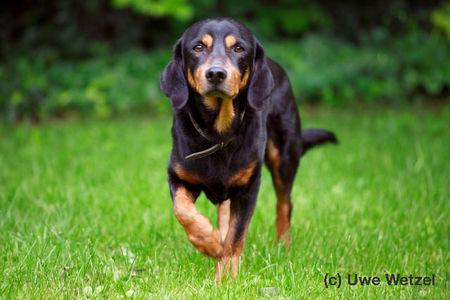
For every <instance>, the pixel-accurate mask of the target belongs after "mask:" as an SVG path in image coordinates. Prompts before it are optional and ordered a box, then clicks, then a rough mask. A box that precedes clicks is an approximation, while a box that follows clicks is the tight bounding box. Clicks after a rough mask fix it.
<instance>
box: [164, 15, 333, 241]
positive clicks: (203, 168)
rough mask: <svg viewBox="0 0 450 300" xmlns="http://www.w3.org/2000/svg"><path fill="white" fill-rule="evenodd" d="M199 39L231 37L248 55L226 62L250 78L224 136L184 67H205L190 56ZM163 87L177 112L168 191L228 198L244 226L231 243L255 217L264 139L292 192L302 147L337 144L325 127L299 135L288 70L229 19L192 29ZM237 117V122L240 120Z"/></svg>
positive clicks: (169, 67)
mask: <svg viewBox="0 0 450 300" xmlns="http://www.w3.org/2000/svg"><path fill="white" fill-rule="evenodd" d="M204 34H211V35H214V36H220V37H223V36H225V35H227V34H233V35H234V36H236V37H237V38H238V40H239V42H240V43H241V45H243V47H244V48H245V50H246V51H245V54H243V55H235V56H232V57H230V58H229V59H230V60H231V61H232V63H233V64H234V65H235V66H237V68H238V69H239V71H240V72H241V74H243V73H244V72H245V70H247V69H248V70H249V72H250V75H249V79H248V83H247V84H246V87H245V88H244V89H242V90H241V91H240V93H239V94H238V95H237V97H236V98H235V99H234V100H233V103H234V110H235V117H234V118H233V121H232V124H231V126H230V128H229V129H228V130H226V131H224V132H217V131H215V130H214V128H213V123H214V120H215V118H216V117H217V112H214V111H211V110H210V109H208V108H207V107H205V105H204V104H203V102H202V96H201V95H199V94H198V93H197V92H196V91H195V89H193V88H192V87H191V86H190V85H189V83H188V80H187V72H188V70H189V69H191V70H192V69H193V68H195V66H196V65H198V64H200V63H202V61H201V60H202V59H201V58H200V59H199V57H198V56H196V54H195V53H193V52H192V47H194V46H195V42H196V41H197V40H198V39H199V38H200V37H201V36H202V35H204ZM219 42H221V41H219V39H217V43H219ZM161 88H162V90H163V92H164V93H165V94H166V95H167V96H168V97H169V98H170V99H171V102H172V105H173V107H174V108H175V110H174V116H173V127H172V138H173V148H172V153H171V157H170V161H169V167H168V174H169V178H168V179H169V185H170V190H171V194H172V196H173V195H174V193H175V190H176V189H177V188H178V187H179V186H183V187H185V188H187V189H188V190H189V191H191V192H192V193H193V194H194V195H195V196H198V195H199V193H200V192H201V191H203V192H205V194H206V195H207V197H208V198H209V199H210V200H211V201H212V202H213V203H215V204H217V203H221V202H222V201H224V200H226V199H231V210H232V211H233V212H234V213H235V214H237V216H238V219H239V224H241V225H238V227H240V228H239V230H237V231H238V233H237V234H236V237H235V239H238V238H239V237H240V233H242V232H243V231H244V229H245V228H244V227H245V226H247V225H248V221H249V218H250V217H251V215H252V213H253V209H254V206H255V202H256V199H257V194H258V190H259V185H260V178H261V167H262V164H263V162H264V159H265V151H266V145H267V142H268V139H270V140H271V141H272V142H273V145H274V146H275V147H276V148H277V150H278V151H279V154H280V162H279V174H280V176H281V180H282V182H283V184H284V185H285V187H286V189H287V190H288V191H289V192H290V190H291V187H292V181H293V179H294V177H295V174H296V171H297V167H298V164H299V159H300V157H301V156H302V155H303V154H304V153H305V152H306V150H308V149H310V148H311V147H313V146H315V145H318V144H321V143H324V142H336V138H335V136H334V134H333V133H331V132H328V131H325V130H321V129H314V130H309V131H303V133H302V130H301V124H300V117H299V113H298V109H297V105H296V102H295V99H294V95H293V93H292V89H291V85H290V83H289V79H288V77H287V75H286V73H285V72H284V70H283V69H282V68H281V67H280V66H279V65H278V64H277V63H275V62H274V61H273V60H271V59H269V58H268V57H266V56H265V54H264V50H263V47H262V46H261V44H260V43H259V42H258V41H257V39H256V38H255V37H254V35H253V34H252V33H251V31H250V30H249V29H248V28H246V27H245V26H244V25H242V24H241V23H239V22H237V21H235V20H233V19H228V18H218V19H207V20H203V21H200V22H198V23H195V24H194V25H192V26H191V27H189V28H188V29H187V30H186V31H185V33H184V34H183V36H182V37H181V38H180V40H179V41H178V42H177V44H176V45H175V47H174V55H173V58H172V60H171V61H170V62H169V64H168V65H167V67H166V69H165V71H164V73H163V75H162V77H161ZM189 113H191V115H192V117H193V118H194V120H195V122H196V123H197V124H198V125H199V126H200V127H201V128H202V130H203V131H204V132H206V133H207V134H208V137H209V139H205V138H204V137H203V136H202V135H201V134H199V132H198V130H196V129H195V128H194V126H193V124H192V121H191V119H190V117H189ZM241 114H243V118H242V121H241V120H240V118H239V116H241ZM230 138H233V139H232V141H231V142H230V143H229V144H228V145H227V146H226V147H224V148H223V149H221V150H220V151H218V152H215V153H214V154H212V155H210V156H207V157H204V158H201V159H198V160H185V157H186V156H187V155H189V154H191V153H193V152H197V151H201V150H204V149H205V148H208V147H211V146H212V145H214V144H215V143H218V142H221V141H225V140H227V139H230ZM266 159H267V158H266ZM255 160H256V161H257V164H256V167H255V169H254V171H253V173H252V175H251V177H250V179H249V180H248V182H247V183H246V184H245V185H243V186H229V185H228V181H229V179H230V177H231V176H233V174H236V173H238V172H239V171H240V170H242V169H243V168H244V167H245V166H247V165H249V164H250V163H251V162H252V161H255ZM175 164H177V165H178V166H181V167H182V168H183V170H185V171H186V172H188V173H189V174H192V175H194V176H196V177H198V178H200V179H201V181H202V183H201V184H198V183H192V182H187V181H185V180H182V179H181V178H179V176H178V175H177V173H176V172H175V170H174V165H175Z"/></svg>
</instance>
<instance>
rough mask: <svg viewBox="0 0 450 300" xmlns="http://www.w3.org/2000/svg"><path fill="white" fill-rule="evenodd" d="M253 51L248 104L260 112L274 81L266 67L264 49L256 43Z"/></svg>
mask: <svg viewBox="0 0 450 300" xmlns="http://www.w3.org/2000/svg"><path fill="white" fill-rule="evenodd" d="M255 49H256V50H255V62H254V64H253V69H254V71H253V75H252V78H251V81H250V86H249V88H248V102H249V104H250V106H251V107H252V108H254V109H257V110H260V109H262V108H263V106H264V100H266V98H267V97H269V95H270V93H271V92H272V90H273V87H274V81H273V76H272V72H271V71H270V69H269V66H268V65H267V60H266V55H265V54H264V48H263V46H261V44H260V43H259V42H258V41H256V48H255Z"/></svg>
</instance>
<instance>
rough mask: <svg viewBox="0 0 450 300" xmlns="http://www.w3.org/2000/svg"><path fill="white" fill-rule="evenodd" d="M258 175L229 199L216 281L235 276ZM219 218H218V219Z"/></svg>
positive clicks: (254, 202) (257, 188) (253, 204)
mask: <svg viewBox="0 0 450 300" xmlns="http://www.w3.org/2000/svg"><path fill="white" fill-rule="evenodd" d="M259 182H260V179H259V176H257V178H255V180H254V181H253V182H252V183H251V184H250V185H249V186H246V187H242V189H240V190H239V191H238V192H237V193H236V194H235V195H234V196H233V197H232V198H231V201H230V206H229V207H230V215H229V224H228V232H227V234H226V237H225V240H224V246H223V256H222V257H221V258H220V259H219V260H218V262H217V266H216V281H219V280H220V279H221V278H225V277H227V276H228V275H229V274H230V269H231V275H232V277H236V276H237V274H238V270H239V259H240V257H241V254H242V249H243V248H244V243H245V238H246V236H247V229H248V225H249V223H250V219H251V217H252V215H253V211H254V209H255V204H256V198H257V194H258V190H259ZM219 220H220V219H219Z"/></svg>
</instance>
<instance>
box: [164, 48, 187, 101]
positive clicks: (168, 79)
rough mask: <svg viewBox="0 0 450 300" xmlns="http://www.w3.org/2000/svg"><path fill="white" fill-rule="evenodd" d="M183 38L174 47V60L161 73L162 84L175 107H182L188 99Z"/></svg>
mask: <svg viewBox="0 0 450 300" xmlns="http://www.w3.org/2000/svg"><path fill="white" fill-rule="evenodd" d="M182 66H183V59H182V54H181V39H180V40H178V42H177V43H176V44H175V46H174V47H173V57H172V60H171V61H170V62H169V63H168V64H167V66H166V68H165V69H164V72H163V73H162V75H161V80H160V86H161V90H162V91H163V93H164V94H165V95H166V96H167V97H169V98H170V102H171V103H172V106H173V107H174V108H177V109H178V108H182V107H183V106H184V105H185V104H186V102H187V100H188V95H189V92H188V87H187V82H186V78H185V76H184V73H183V67H182Z"/></svg>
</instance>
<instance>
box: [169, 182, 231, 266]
mask: <svg viewBox="0 0 450 300" xmlns="http://www.w3.org/2000/svg"><path fill="white" fill-rule="evenodd" d="M172 198H173V209H174V213H175V217H176V218H177V219H178V222H180V224H181V225H183V228H184V231H185V232H186V235H187V237H188V239H189V241H190V242H191V243H192V244H193V245H194V246H195V248H197V249H198V251H200V252H201V253H204V254H206V255H208V256H211V257H214V258H220V257H222V252H223V247H222V243H221V237H220V233H219V231H218V230H216V229H214V228H213V226H212V225H211V222H210V221H209V220H208V218H206V217H205V216H204V215H202V214H201V213H200V212H199V211H198V210H197V207H195V199H196V198H197V195H196V193H194V192H192V191H190V190H189V189H188V188H186V187H185V186H183V185H179V186H177V187H176V188H174V189H173V191H172Z"/></svg>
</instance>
